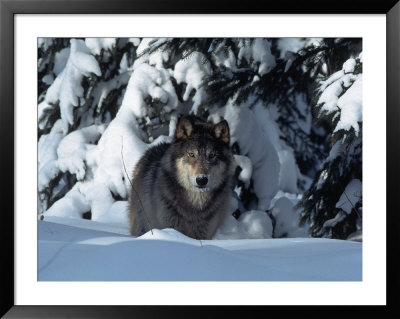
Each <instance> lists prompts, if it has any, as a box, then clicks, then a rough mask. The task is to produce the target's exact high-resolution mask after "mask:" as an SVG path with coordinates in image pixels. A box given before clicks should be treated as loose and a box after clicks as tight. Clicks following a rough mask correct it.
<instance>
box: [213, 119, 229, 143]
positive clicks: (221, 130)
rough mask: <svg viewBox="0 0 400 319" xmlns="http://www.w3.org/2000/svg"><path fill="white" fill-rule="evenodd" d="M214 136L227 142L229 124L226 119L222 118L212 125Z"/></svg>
mask: <svg viewBox="0 0 400 319" xmlns="http://www.w3.org/2000/svg"><path fill="white" fill-rule="evenodd" d="M214 134H215V137H216V138H218V139H220V140H221V141H222V142H224V143H226V144H229V139H230V137H229V125H228V122H227V121H226V120H223V121H221V122H219V123H217V124H215V125H214Z"/></svg>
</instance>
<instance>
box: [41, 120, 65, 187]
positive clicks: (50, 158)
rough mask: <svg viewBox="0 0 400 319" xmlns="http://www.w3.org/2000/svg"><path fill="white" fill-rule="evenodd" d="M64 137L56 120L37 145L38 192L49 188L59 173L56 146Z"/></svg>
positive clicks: (59, 123) (60, 125)
mask: <svg viewBox="0 0 400 319" xmlns="http://www.w3.org/2000/svg"><path fill="white" fill-rule="evenodd" d="M63 136H64V132H63V128H62V122H61V120H57V121H56V123H54V126H53V128H52V129H51V131H50V133H49V134H45V135H42V136H41V137H40V139H39V143H38V190H39V192H40V191H42V190H43V189H45V188H46V187H48V186H49V183H50V181H51V180H53V179H54V177H55V176H57V174H58V172H59V168H58V162H57V146H58V144H59V143H60V141H61V140H62V138H63Z"/></svg>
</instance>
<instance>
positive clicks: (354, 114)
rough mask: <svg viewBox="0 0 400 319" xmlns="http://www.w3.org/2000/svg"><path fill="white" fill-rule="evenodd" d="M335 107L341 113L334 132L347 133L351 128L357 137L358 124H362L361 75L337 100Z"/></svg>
mask: <svg viewBox="0 0 400 319" xmlns="http://www.w3.org/2000/svg"><path fill="white" fill-rule="evenodd" d="M337 105H338V107H340V109H341V112H340V120H339V123H338V124H337V125H336V128H335V130H334V132H337V131H339V130H346V131H349V130H350V128H353V129H354V130H355V132H356V135H357V134H358V133H359V131H360V127H359V123H360V122H362V75H360V76H359V77H358V78H357V80H356V81H355V82H354V83H353V85H352V86H351V87H350V88H349V89H348V90H347V91H346V93H345V94H343V95H342V96H341V97H340V98H339V100H338V102H337Z"/></svg>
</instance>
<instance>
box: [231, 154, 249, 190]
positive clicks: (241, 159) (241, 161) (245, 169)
mask: <svg viewBox="0 0 400 319" xmlns="http://www.w3.org/2000/svg"><path fill="white" fill-rule="evenodd" d="M233 156H234V158H235V162H236V164H237V165H238V166H239V167H240V168H241V169H242V171H241V172H240V174H239V177H238V178H239V180H241V181H242V182H243V183H244V184H245V186H246V187H249V185H250V179H251V175H252V172H253V166H252V164H251V160H250V159H249V158H248V157H247V156H243V155H236V154H235V155H233Z"/></svg>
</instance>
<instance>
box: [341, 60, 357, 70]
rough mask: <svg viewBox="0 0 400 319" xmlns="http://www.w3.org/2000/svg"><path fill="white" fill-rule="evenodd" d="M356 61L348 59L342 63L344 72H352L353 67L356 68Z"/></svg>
mask: <svg viewBox="0 0 400 319" xmlns="http://www.w3.org/2000/svg"><path fill="white" fill-rule="evenodd" d="M356 65H357V62H356V60H355V59H348V60H347V61H346V62H345V63H344V64H343V71H344V73H353V72H354V69H355V68H356Z"/></svg>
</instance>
